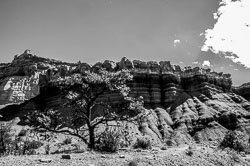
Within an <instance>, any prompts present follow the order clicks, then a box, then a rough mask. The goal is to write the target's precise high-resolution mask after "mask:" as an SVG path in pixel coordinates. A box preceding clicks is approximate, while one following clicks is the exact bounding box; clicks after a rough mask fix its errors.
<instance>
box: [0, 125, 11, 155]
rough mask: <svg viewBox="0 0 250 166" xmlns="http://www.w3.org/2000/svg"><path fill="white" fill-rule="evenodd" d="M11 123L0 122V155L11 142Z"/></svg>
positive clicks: (5, 151) (6, 149)
mask: <svg viewBox="0 0 250 166" xmlns="http://www.w3.org/2000/svg"><path fill="white" fill-rule="evenodd" d="M11 131H12V129H11V124H10V123H3V122H0V155H2V154H6V153H8V149H9V146H10V144H11V142H12V136H13V134H11Z"/></svg>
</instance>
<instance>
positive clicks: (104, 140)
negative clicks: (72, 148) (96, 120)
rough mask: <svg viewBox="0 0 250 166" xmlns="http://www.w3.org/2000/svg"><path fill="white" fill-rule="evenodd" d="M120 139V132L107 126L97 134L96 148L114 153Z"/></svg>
mask: <svg viewBox="0 0 250 166" xmlns="http://www.w3.org/2000/svg"><path fill="white" fill-rule="evenodd" d="M120 140H121V132H120V131H118V130H117V129H114V128H113V129H112V128H108V129H106V130H105V131H104V132H102V133H101V134H100V135H99V136H98V139H97V141H96V149H97V150H99V151H103V152H111V153H114V152H116V151H118V148H119V145H120Z"/></svg>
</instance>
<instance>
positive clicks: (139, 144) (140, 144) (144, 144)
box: [134, 136, 152, 149]
mask: <svg viewBox="0 0 250 166" xmlns="http://www.w3.org/2000/svg"><path fill="white" fill-rule="evenodd" d="M134 148H141V149H151V148H152V142H151V138H150V137H149V136H142V137H138V138H137V140H136V143H135V145H134Z"/></svg>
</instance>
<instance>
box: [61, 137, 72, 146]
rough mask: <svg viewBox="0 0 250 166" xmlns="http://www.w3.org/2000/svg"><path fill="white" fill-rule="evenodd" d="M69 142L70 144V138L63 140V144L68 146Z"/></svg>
mask: <svg viewBox="0 0 250 166" xmlns="http://www.w3.org/2000/svg"><path fill="white" fill-rule="evenodd" d="M71 142H72V138H70V137H67V138H65V140H64V141H63V144H65V145H68V144H71Z"/></svg>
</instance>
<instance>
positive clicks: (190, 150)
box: [186, 145, 196, 156]
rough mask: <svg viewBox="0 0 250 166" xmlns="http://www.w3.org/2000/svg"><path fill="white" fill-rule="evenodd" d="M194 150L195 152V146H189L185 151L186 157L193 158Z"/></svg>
mask: <svg viewBox="0 0 250 166" xmlns="http://www.w3.org/2000/svg"><path fill="white" fill-rule="evenodd" d="M195 150H196V146H194V145H189V147H188V149H187V150H186V155H188V156H193V154H194V151H195Z"/></svg>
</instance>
